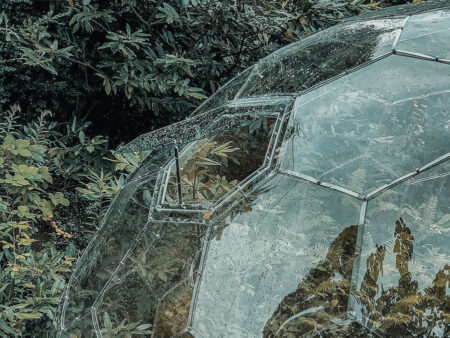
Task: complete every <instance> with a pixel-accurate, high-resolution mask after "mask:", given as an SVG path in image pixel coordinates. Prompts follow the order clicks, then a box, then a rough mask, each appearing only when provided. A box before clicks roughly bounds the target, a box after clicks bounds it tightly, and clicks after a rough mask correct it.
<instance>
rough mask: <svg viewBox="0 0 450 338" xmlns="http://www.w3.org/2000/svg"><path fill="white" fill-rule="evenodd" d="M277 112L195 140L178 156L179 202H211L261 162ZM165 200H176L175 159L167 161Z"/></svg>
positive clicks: (264, 157) (233, 186)
mask: <svg viewBox="0 0 450 338" xmlns="http://www.w3.org/2000/svg"><path fill="white" fill-rule="evenodd" d="M277 120H278V116H277V115H275V116H269V117H265V118H262V119H259V120H257V121H255V122H253V123H251V124H249V125H247V126H245V127H242V128H239V129H236V130H233V131H229V132H226V133H224V134H221V135H217V136H215V137H212V138H209V139H206V138H205V139H202V140H199V141H196V142H195V143H193V144H192V145H190V146H189V147H188V149H186V150H185V151H184V152H183V154H181V156H180V158H179V167H180V171H179V174H180V187H181V197H182V203H184V204H207V205H211V204H212V203H214V202H215V201H217V200H219V199H220V198H222V197H223V196H224V195H225V194H227V193H228V192H230V191H232V190H233V189H235V187H236V186H237V185H238V184H239V182H241V181H243V180H244V179H245V178H246V177H248V176H249V175H250V174H252V173H253V172H255V171H256V170H257V169H258V168H259V167H261V166H262V165H263V163H264V162H265V160H266V155H267V150H268V146H269V143H270V141H271V139H272V134H273V131H274V128H275V126H276V123H277ZM165 202H166V203H174V202H175V203H177V202H178V178H177V169H176V163H173V164H172V165H171V169H170V174H169V177H168V183H167V189H166V191H165Z"/></svg>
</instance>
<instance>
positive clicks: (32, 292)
mask: <svg viewBox="0 0 450 338" xmlns="http://www.w3.org/2000/svg"><path fill="white" fill-rule="evenodd" d="M18 112H20V109H19V108H18V107H13V108H12V109H11V111H10V112H9V115H8V117H7V118H6V121H5V122H3V123H2V124H1V125H0V135H1V136H0V164H1V166H2V171H1V174H0V184H1V185H0V211H1V212H2V213H1V220H0V234H1V237H0V238H1V245H2V249H1V250H0V266H1V273H0V290H1V292H0V303H1V304H2V305H0V309H1V315H0V335H8V336H13V335H22V334H24V333H33V334H34V335H37V336H39V335H40V334H41V333H42V332H43V331H45V330H46V329H48V328H49V327H50V326H51V324H52V320H53V316H54V311H55V307H56V304H57V300H58V296H59V294H60V292H61V291H62V289H63V287H64V285H65V281H66V278H67V276H68V274H69V273H70V272H71V265H72V260H73V259H74V257H73V250H70V247H67V250H66V251H65V252H59V251H58V250H57V249H56V247H55V246H54V245H52V244H51V243H44V242H43V241H41V240H38V239H37V237H36V235H37V232H38V231H39V229H40V228H42V227H43V224H45V223H46V222H50V221H51V219H52V218H53V210H54V209H55V208H57V207H58V206H59V205H63V206H68V205H69V201H68V200H67V199H66V198H65V197H64V194H63V193H62V192H59V191H56V192H54V193H52V192H50V191H51V190H52V188H51V187H50V184H51V183H52V182H53V178H52V176H53V168H52V167H51V166H50V165H49V161H48V159H49V155H48V150H49V148H48V144H47V142H46V140H45V138H43V137H42V135H41V131H42V129H40V128H39V127H41V126H42V125H41V124H39V125H38V128H32V126H29V127H28V128H27V130H28V131H29V132H31V130H32V131H33V132H31V134H33V135H34V137H31V138H26V135H24V134H23V131H19V130H18V129H17V128H16V125H15V114H16V113H18ZM48 114H49V113H48V112H43V113H42V115H41V119H40V123H43V121H44V118H45V116H47V115H48ZM69 236H70V235H69ZM66 237H68V236H66Z"/></svg>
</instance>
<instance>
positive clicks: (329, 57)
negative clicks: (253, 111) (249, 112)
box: [237, 20, 403, 98]
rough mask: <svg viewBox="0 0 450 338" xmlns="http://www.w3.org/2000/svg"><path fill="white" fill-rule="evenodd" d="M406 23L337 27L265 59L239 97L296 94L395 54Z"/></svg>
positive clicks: (398, 21)
mask: <svg viewBox="0 0 450 338" xmlns="http://www.w3.org/2000/svg"><path fill="white" fill-rule="evenodd" d="M402 22H403V20H383V21H377V22H367V23H362V24H361V23H358V24H353V23H351V24H347V25H340V26H337V27H334V28H332V29H330V30H326V31H323V32H321V33H318V34H316V35H313V36H311V37H309V38H307V39H304V40H302V41H300V42H297V43H293V44H291V45H289V46H287V47H284V48H282V49H280V50H279V51H276V52H275V53H273V54H271V55H269V56H268V57H266V58H264V59H262V60H261V61H260V62H259V63H258V64H257V65H256V66H255V68H254V69H253V71H252V73H251V75H250V76H249V78H248V80H247V82H246V84H245V85H244V86H243V88H242V90H241V91H240V92H239V93H238V94H237V97H238V98H242V97H248V96H257V95H269V94H270V95H273V94H280V93H296V92H301V91H304V90H306V89H308V88H310V87H312V86H314V85H316V84H317V83H319V82H322V81H325V80H328V79H330V78H332V77H334V76H336V75H339V74H341V73H344V72H345V71H348V70H350V69H352V68H354V67H357V66H359V65H361V64H363V63H365V62H367V61H370V60H373V59H374V58H376V57H378V56H380V55H383V54H386V53H389V52H391V51H392V47H393V43H394V40H395V36H396V35H395V33H396V31H398V33H399V32H400V27H401V26H402Z"/></svg>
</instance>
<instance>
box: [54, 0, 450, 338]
mask: <svg viewBox="0 0 450 338" xmlns="http://www.w3.org/2000/svg"><path fill="white" fill-rule="evenodd" d="M130 123H132V122H130ZM144 150H145V151H149V152H150V154H149V156H148V157H147V159H146V160H145V161H144V162H143V164H142V165H141V166H140V167H139V168H138V170H137V171H136V172H135V173H134V174H133V175H132V176H131V177H130V178H129V179H128V180H127V182H126V183H125V184H124V186H123V188H122V189H121V191H120V193H119V194H118V195H117V196H116V198H115V200H114V201H113V203H112V205H111V207H110V208H109V211H108V213H107V215H106V217H105V219H104V221H103V223H102V224H101V227H100V229H99V231H98V232H97V233H96V234H95V235H94V238H93V239H92V241H91V242H90V243H89V245H88V247H87V249H86V250H85V252H84V254H83V256H82V257H81V259H80V260H79V261H78V263H77V267H76V270H75V272H74V273H73V275H72V277H71V279H70V281H69V283H68V285H67V288H66V290H65V293H64V295H63V297H62V301H61V306H60V313H59V317H58V323H59V328H58V330H57V332H56V335H57V336H62V337H66V336H67V337H91V336H92V337H93V336H98V337H100V336H103V337H112V336H124V337H131V336H135V335H144V336H153V337H173V336H176V337H261V336H262V337H300V336H324V337H331V336H336V337H344V336H349V337H356V336H368V337H370V336H373V337H375V336H408V337H409V336H420V337H422V336H439V337H445V336H449V335H450V323H449V322H450V289H449V288H450V285H449V283H450V245H449V243H450V161H449V158H450V152H449V151H450V6H448V2H447V1H437V2H436V1H435V2H426V3H423V4H421V5H407V6H401V7H395V8H391V9H389V10H386V11H379V12H376V13H375V14H371V15H365V16H361V17H356V18H353V19H351V20H348V21H346V22H344V23H341V24H339V25H337V26H335V27H333V28H331V29H328V30H325V31H323V32H320V33H317V34H315V35H314V36H311V37H309V38H306V39H304V40H302V41H300V42H298V43H294V44H291V45H289V46H287V47H285V48H283V49H281V50H279V51H277V52H275V53H274V54H272V55H269V56H268V57H266V58H264V59H263V60H261V61H260V62H259V63H257V64H256V65H255V66H253V67H251V68H249V69H247V70H246V71H244V72H243V73H241V74H240V75H239V76H238V77H236V78H235V79H234V80H232V81H230V82H229V83H228V84H227V85H226V86H224V87H223V88H222V89H221V90H220V91H219V92H218V93H216V94H215V95H214V96H212V97H211V98H210V99H209V100H207V101H206V102H205V103H204V104H203V105H202V106H201V107H200V108H199V109H197V111H195V112H194V113H193V114H192V116H191V117H190V118H188V119H186V120H185V121H182V122H179V123H176V124H174V125H171V126H169V127H167V128H163V129H160V130H157V131H154V132H151V133H149V134H146V135H143V136H141V137H139V138H138V139H136V140H135V141H133V142H132V143H130V144H129V145H127V146H125V147H124V148H123V149H121V151H122V152H124V153H127V152H136V151H144Z"/></svg>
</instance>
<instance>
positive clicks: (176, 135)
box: [119, 97, 292, 153]
mask: <svg viewBox="0 0 450 338" xmlns="http://www.w3.org/2000/svg"><path fill="white" fill-rule="evenodd" d="M291 101H292V99H291V98H290V97H272V98H265V99H264V98H263V99H255V100H235V101H232V102H230V103H229V105H228V106H227V107H222V108H217V109H213V110H210V111H208V112H206V113H203V114H199V115H194V116H192V117H190V118H188V119H186V120H183V121H181V122H177V123H174V124H172V125H170V126H168V127H165V128H161V129H158V130H155V131H152V132H150V133H147V134H143V135H141V136H139V137H138V138H136V139H135V140H133V141H132V142H130V143H128V144H127V145H125V146H123V147H122V148H120V149H119V152H120V153H127V152H137V151H147V150H151V149H161V148H167V147H173V146H180V145H184V144H186V143H189V142H192V141H195V140H199V139H202V138H205V137H213V136H215V135H219V134H223V133H225V132H227V131H230V130H233V129H238V128H240V127H242V126H245V125H248V124H249V123H251V122H252V121H255V120H258V119H260V118H262V117H264V116H266V115H273V114H280V113H281V112H283V111H284V108H285V107H286V105H287V104H288V103H289V102H291Z"/></svg>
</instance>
